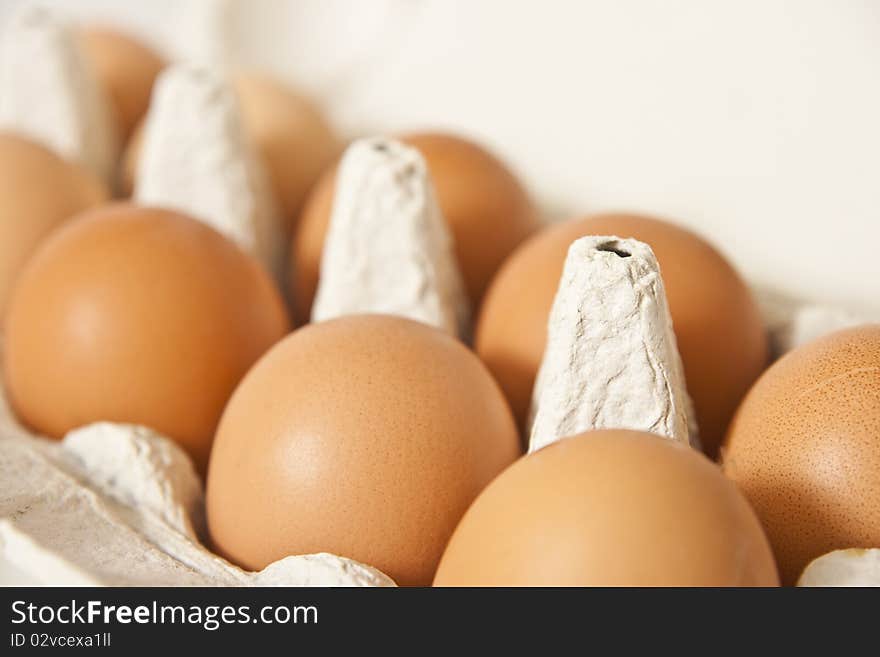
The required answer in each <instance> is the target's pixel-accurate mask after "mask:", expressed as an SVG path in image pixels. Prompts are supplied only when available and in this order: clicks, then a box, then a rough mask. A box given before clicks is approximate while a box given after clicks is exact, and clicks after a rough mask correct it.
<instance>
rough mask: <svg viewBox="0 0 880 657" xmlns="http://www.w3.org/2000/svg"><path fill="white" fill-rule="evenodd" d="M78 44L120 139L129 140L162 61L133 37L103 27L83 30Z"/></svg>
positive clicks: (142, 114)
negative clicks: (110, 107) (113, 113)
mask: <svg viewBox="0 0 880 657" xmlns="http://www.w3.org/2000/svg"><path fill="white" fill-rule="evenodd" d="M80 43H81V44H82V47H83V52H84V53H85V55H86V58H87V60H88V62H89V64H90V65H91V67H92V69H93V70H94V72H95V75H96V76H97V78H98V81H99V82H100V83H101V85H102V86H103V87H104V89H105V90H106V91H107V94H108V95H109V98H110V100H111V102H112V103H113V107H114V109H115V111H116V119H117V121H118V122H119V123H118V125H119V132H120V135H121V136H122V138H123V139H128V138H129V137H130V136H131V134H132V132H134V129H135V126H137V124H138V123H139V122H140V120H141V118H142V117H143V116H144V114H146V112H147V107H148V106H149V104H150V93H151V92H152V88H153V82H154V81H155V80H156V76H157V75H158V74H159V72H160V71H161V70H162V69H163V68H165V60H164V59H163V58H162V57H161V56H160V55H159V54H158V53H157V52H155V51H154V50H153V49H151V48H150V47H149V46H147V45H146V44H144V43H141V42H140V41H139V40H137V39H135V38H134V37H133V36H131V35H128V34H123V33H122V32H118V31H116V30H112V29H108V28H103V27H93V28H89V29H85V30H82V31H81V32H80Z"/></svg>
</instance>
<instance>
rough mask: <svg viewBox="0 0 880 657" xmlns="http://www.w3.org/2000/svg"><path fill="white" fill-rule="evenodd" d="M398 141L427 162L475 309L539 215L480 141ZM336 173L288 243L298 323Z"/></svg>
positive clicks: (319, 188) (444, 137)
mask: <svg viewBox="0 0 880 657" xmlns="http://www.w3.org/2000/svg"><path fill="white" fill-rule="evenodd" d="M400 139H401V140H403V141H404V142H406V143H408V144H410V145H411V146H415V147H416V148H417V149H419V151H420V152H421V153H422V155H423V156H424V158H425V160H426V161H427V163H428V169H429V171H430V173H431V177H432V180H433V182H434V187H435V189H436V192H437V201H438V203H439V204H440V209H441V211H442V212H443V216H444V218H445V219H446V223H447V225H448V226H449V228H450V231H451V232H452V236H453V239H454V242H455V254H456V257H457V259H458V263H459V267H460V268H461V272H462V276H463V277H464V283H465V287H466V289H467V292H468V297H469V299H470V300H471V303H472V305H474V306H476V305H477V304H479V302H480V300H481V299H482V298H483V294H484V293H485V290H486V287H487V286H488V285H489V281H490V280H491V278H492V276H493V275H494V274H495V271H496V270H497V269H498V267H499V266H500V265H501V262H502V261H503V260H504V258H506V257H507V255H508V254H509V253H510V252H511V251H513V250H514V248H516V246H517V245H518V244H519V243H520V242H522V241H523V240H524V239H525V238H526V237H528V236H529V235H530V234H531V233H533V232H534V231H535V230H537V229H538V228H539V227H540V221H539V219H538V215H537V214H536V213H535V211H534V209H533V207H532V205H531V202H530V200H529V197H528V194H527V193H526V190H525V189H524V188H523V186H522V185H521V184H520V182H519V181H518V180H517V179H516V177H515V176H514V175H513V173H512V172H511V171H510V170H509V169H508V168H507V167H506V166H505V164H504V163H503V162H501V161H500V160H499V159H498V158H497V157H496V156H495V155H493V154H492V153H490V152H489V151H487V150H485V149H484V148H482V147H481V146H479V145H477V144H475V143H473V142H471V141H468V140H466V139H463V138H461V137H457V136H454V135H448V134H439V133H413V134H409V135H403V136H401V137H400ZM335 177H336V167H335V166H334V167H333V168H331V169H330V170H328V171H327V172H325V174H324V175H323V176H322V177H321V179H320V180H319V181H318V182H317V183H316V185H315V188H314V189H313V191H312V192H311V193H310V194H309V197H308V199H307V201H306V204H305V206H304V207H303V212H302V215H301V217H300V220H299V224H298V225H297V229H296V235H295V236H294V240H293V245H292V247H291V249H292V250H291V290H292V291H293V299H294V313H295V315H296V316H297V317H298V318H300V319H301V320H302V321H305V320H307V319H308V317H309V314H310V312H311V306H312V301H313V300H314V297H315V291H316V290H317V287H318V276H319V273H320V268H321V254H322V252H323V248H324V238H325V236H326V234H327V228H328V225H329V222H330V212H331V210H332V207H333V195H334V193H335V187H336V182H335Z"/></svg>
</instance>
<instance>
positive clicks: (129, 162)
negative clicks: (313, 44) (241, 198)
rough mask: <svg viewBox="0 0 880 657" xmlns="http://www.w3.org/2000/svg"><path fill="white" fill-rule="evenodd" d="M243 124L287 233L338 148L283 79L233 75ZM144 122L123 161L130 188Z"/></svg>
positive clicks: (310, 106) (315, 111)
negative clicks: (272, 192)
mask: <svg viewBox="0 0 880 657" xmlns="http://www.w3.org/2000/svg"><path fill="white" fill-rule="evenodd" d="M233 85H234V87H235V91H236V96H237V100H238V107H239V110H240V111H241V119H242V124H243V125H244V128H245V132H246V133H247V135H248V138H249V139H250V140H251V142H252V144H253V146H254V149H255V150H256V152H257V153H258V154H259V156H260V157H261V161H262V164H263V165H264V166H265V170H266V173H267V174H268V176H269V182H270V183H271V186H272V190H273V191H274V193H275V197H276V199H277V201H278V204H279V206H280V209H281V215H282V220H283V226H284V230H285V235H290V234H291V233H292V231H293V226H294V224H295V223H296V219H297V217H298V216H299V213H300V210H301V209H302V207H303V203H304V201H305V198H306V195H307V194H308V192H309V189H310V188H311V187H312V185H313V184H314V183H315V181H316V180H317V179H318V178H319V177H320V176H321V173H322V172H323V171H324V169H326V168H327V166H328V165H329V164H331V163H332V162H333V161H334V160H335V159H336V156H337V155H338V154H339V152H340V150H341V144H340V141H339V139H338V137H337V136H336V134H335V132H334V131H333V129H332V127H331V125H330V123H329V122H328V121H327V119H326V118H325V117H324V116H323V114H322V113H321V111H320V109H319V108H318V107H317V106H316V105H315V104H314V103H313V102H312V101H311V100H309V99H308V98H306V97H305V96H303V95H302V94H299V93H297V92H296V91H294V90H293V89H291V88H289V87H287V86H286V85H284V84H283V83H282V82H280V81H278V80H274V79H272V78H269V77H265V76H259V75H254V74H240V75H237V76H236V77H235V78H234V79H233ZM142 132H143V129H142V126H138V129H137V131H136V132H135V134H134V136H133V137H132V139H131V141H130V143H129V145H128V148H127V149H126V151H125V154H124V156H123V161H122V172H121V176H122V187H123V191H124V192H125V193H126V194H129V195H130V194H131V192H132V190H133V189H134V180H135V174H136V170H137V162H138V158H139V157H140V149H141V139H142V137H141V135H142Z"/></svg>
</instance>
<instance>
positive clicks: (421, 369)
mask: <svg viewBox="0 0 880 657" xmlns="http://www.w3.org/2000/svg"><path fill="white" fill-rule="evenodd" d="M519 453H520V451H519V441H518V436H517V433H516V428H515V426H514V422H513V418H512V417H511V416H510V411H509V410H508V408H507V405H506V404H505V402H504V398H503V396H502V395H501V391H500V390H499V389H498V386H497V385H496V384H495V382H494V381H493V380H492V377H491V376H490V375H489V373H488V372H487V371H486V369H485V367H484V366H483V365H482V363H480V361H479V360H478V359H477V358H476V356H474V355H473V353H472V352H470V351H469V350H468V349H467V348H466V347H464V346H463V345H462V344H461V343H460V342H459V341H457V340H456V339H454V338H453V337H451V336H449V335H447V334H446V333H444V332H443V331H440V330H438V329H435V328H433V327H430V326H427V325H425V324H421V323H418V322H414V321H412V320H408V319H403V318H400V317H392V316H389V315H348V316H345V317H341V318H338V319H333V320H329V321H326V322H321V323H318V324H310V325H308V326H306V327H304V328H302V329H300V330H298V331H296V332H295V333H293V334H292V335H290V336H288V337H287V338H286V339H285V340H283V341H282V342H280V343H279V344H278V345H277V346H276V347H274V348H273V349H272V350H271V351H270V352H269V353H268V354H266V356H264V357H263V358H262V359H261V360H260V361H259V362H258V363H257V364H256V365H255V366H254V368H253V369H252V370H251V371H250V372H249V373H248V375H247V376H246V377H245V379H244V381H242V383H241V385H240V386H239V388H238V389H237V390H236V392H235V394H234V395H233V397H232V399H231V401H230V402H229V406H228V407H227V409H226V412H225V413H224V415H223V419H222V421H221V423H220V427H219V429H218V432H217V439H216V442H215V446H214V450H213V452H212V454H211V464H210V468H209V472H208V482H207V513H208V525H209V530H210V534H211V538H212V540H213V544H214V547H215V548H216V549H217V550H219V552H220V553H221V554H222V555H224V556H225V557H226V558H228V559H230V560H231V561H233V562H235V563H237V564H239V565H241V566H243V567H245V568H247V569H250V570H257V569H260V568H263V567H264V566H265V565H266V564H268V563H270V562H272V561H274V560H276V559H280V558H282V557H285V556H287V555H292V554H308V553H312V552H331V553H333V554H339V555H342V556H347V557H350V558H354V559H356V560H359V561H361V562H363V563H368V564H370V565H372V566H374V567H376V568H379V569H380V570H382V571H383V572H385V573H387V574H388V575H389V576H391V577H392V578H393V579H394V580H395V581H396V582H397V583H398V584H403V585H414V584H415V585H427V584H430V582H431V579H432V577H433V575H434V571H435V569H436V566H437V562H438V561H439V559H440V554H441V553H442V551H443V547H444V546H445V545H446V541H447V540H448V539H449V536H450V535H451V534H452V530H453V529H454V528H455V525H456V523H457V522H458V520H459V518H461V515H462V514H463V513H464V511H465V509H467V507H468V505H469V504H470V503H471V502H472V501H473V499H474V498H475V497H476V496H477V494H478V493H479V492H480V490H482V488H483V487H484V486H485V485H486V484H488V483H489V482H490V481H491V480H492V478H493V477H494V476H495V475H497V474H498V473H499V472H500V471H501V470H503V469H504V468H505V467H506V466H507V465H509V464H510V463H512V462H513V461H514V460H515V459H516V457H517V456H518V455H519Z"/></svg>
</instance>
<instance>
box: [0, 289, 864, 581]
mask: <svg viewBox="0 0 880 657" xmlns="http://www.w3.org/2000/svg"><path fill="white" fill-rule="evenodd" d="M757 296H758V299H759V300H760V301H761V305H762V307H763V308H764V317H765V321H766V324H767V327H768V332H769V335H770V338H771V343H772V344H773V347H774V353H775V354H776V355H777V356H778V355H781V354H782V353H784V352H786V351H788V350H789V349H792V348H794V347H797V346H799V345H800V344H803V343H805V342H807V341H809V340H811V339H813V338H815V337H818V336H820V335H823V334H825V333H828V332H831V331H835V330H838V329H841V328H845V327H847V326H853V325H857V324H859V323H863V322H865V321H870V320H874V319H876V318H875V317H872V316H868V315H862V314H859V313H857V312H853V311H849V310H845V309H842V308H837V307H834V306H826V305H818V304H814V303H798V302H796V301H794V300H792V299H789V298H785V297H782V296H781V295H779V294H777V293H764V292H761V291H758V292H757ZM0 481H3V482H4V484H3V491H2V497H0V563H2V562H3V561H4V560H5V562H6V573H5V575H4V570H3V568H0V583H3V582H4V581H5V582H6V583H11V582H29V583H43V584H56V585H59V584H63V585H115V586H136V585H158V586H161V585H176V586H186V585H192V586H267V585H278V586H391V585H393V584H394V583H393V582H392V580H391V579H390V578H389V577H387V576H386V575H383V574H382V573H381V572H379V571H378V570H376V569H374V568H371V567H369V566H367V565H364V564H360V563H357V562H355V561H352V560H350V559H345V558H343V557H338V556H335V555H330V554H315V555H307V556H291V557H287V558H285V559H282V560H280V561H277V562H275V563H273V564H271V565H270V566H268V567H266V568H265V569H263V570H262V571H259V572H256V573H251V572H246V571H244V570H242V569H240V568H238V567H236V566H234V565H232V564H230V563H229V562H227V561H226V560H224V559H222V558H221V557H219V556H217V555H215V554H213V553H212V552H211V551H210V550H209V549H208V548H206V547H205V546H204V543H203V539H204V536H205V524H204V518H205V508H204V492H203V489H202V484H201V481H200V479H199V477H198V476H197V475H196V473H195V469H194V467H193V465H192V462H191V460H190V459H189V457H188V456H187V455H186V454H185V453H184V452H183V451H182V450H181V449H180V448H178V447H177V446H176V445H175V444H174V443H173V442H172V441H170V440H168V439H167V438H164V437H162V436H160V435H158V434H156V433H154V432H151V431H149V430H148V429H145V428H143V427H136V426H130V425H119V424H110V423H98V424H94V425H90V426H87V427H83V428H81V429H78V430H76V431H73V432H71V433H69V434H68V435H67V436H66V437H65V438H64V439H63V440H62V441H60V442H58V441H53V440H48V439H46V438H42V437H40V436H37V435H34V434H31V433H29V432H28V431H26V430H25V429H24V428H23V427H22V426H20V425H19V424H18V422H17V421H16V419H15V417H14V415H13V414H12V412H11V410H10V408H9V405H8V403H7V401H6V398H5V394H4V393H3V390H2V387H0ZM832 554H834V553H832ZM878 554H880V551H877V550H873V551H872V550H867V551H856V552H854V553H850V552H846V553H845V554H841V555H835V556H834V557H831V556H828V557H823V558H821V559H820V560H817V563H816V568H819V569H820V570H818V571H816V572H815V573H813V574H810V573H807V574H806V575H805V576H804V578H803V583H804V584H813V583H815V582H821V581H825V580H826V579H827V578H828V577H829V572H830V573H831V574H836V573H838V572H841V571H842V572H843V573H844V574H846V573H848V572H849V571H850V570H851V569H852V565H851V563H850V561H849V558H857V559H859V560H861V561H863V562H864V564H865V567H871V568H873V569H874V570H875V571H878V570H880V565H878V564H880V557H878V556H877V555H878ZM863 570H864V569H863V568H860V569H859V570H858V572H859V573H862V572H863ZM843 576H844V575H841V577H843ZM875 579H876V578H875ZM846 581H852V583H856V581H855V580H852V576H850V579H849V580H846ZM859 581H861V582H862V583H864V582H865V580H864V577H863V576H862V578H861V580H859ZM841 583H845V581H841Z"/></svg>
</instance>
